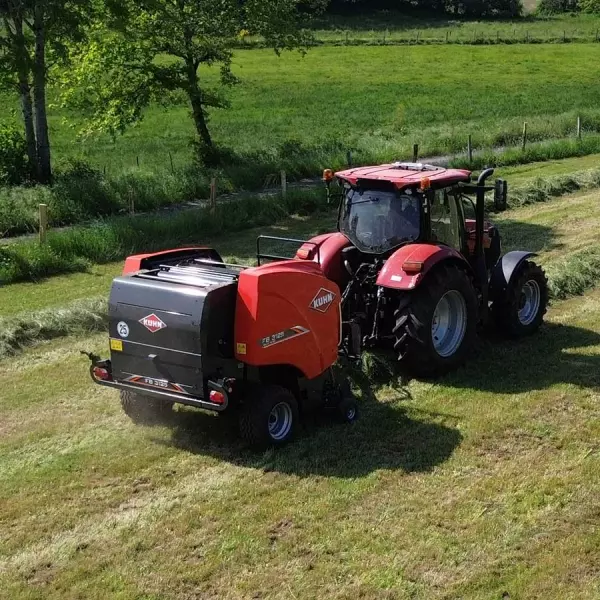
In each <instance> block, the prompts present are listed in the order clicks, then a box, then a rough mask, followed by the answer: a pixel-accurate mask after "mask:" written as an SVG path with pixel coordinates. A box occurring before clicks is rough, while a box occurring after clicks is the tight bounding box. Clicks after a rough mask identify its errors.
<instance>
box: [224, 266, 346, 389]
mask: <svg viewBox="0 0 600 600" xmlns="http://www.w3.org/2000/svg"><path fill="white" fill-rule="evenodd" d="M339 339H340V290H339V288H338V286H337V285H336V284H335V283H334V282H332V281H330V280H329V279H327V278H326V277H325V276H324V275H323V272H322V271H321V269H320V268H319V266H318V265H316V264H315V263H313V262H308V261H306V262H304V261H286V262H277V263H272V264H269V265H264V266H262V267H257V268H255V269H247V270H245V271H242V273H241V274H240V280H239V284H238V298H237V305H236V315H235V341H236V358H237V359H238V360H239V361H241V362H244V363H247V364H249V365H253V366H267V365H292V366H294V367H296V368H298V369H299V370H300V371H301V372H302V373H303V374H304V375H305V377H307V378H309V379H313V378H315V377H318V376H319V375H320V374H321V373H323V371H325V370H326V369H327V368H329V367H330V366H331V365H333V364H334V363H335V361H336V360H337V355H338V344H339Z"/></svg>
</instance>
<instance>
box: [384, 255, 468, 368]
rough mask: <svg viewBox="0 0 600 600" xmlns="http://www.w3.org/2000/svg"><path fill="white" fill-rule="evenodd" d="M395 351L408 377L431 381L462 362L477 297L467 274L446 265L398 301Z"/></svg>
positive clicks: (466, 349)
mask: <svg viewBox="0 0 600 600" xmlns="http://www.w3.org/2000/svg"><path fill="white" fill-rule="evenodd" d="M395 317H396V326H395V327H394V335H395V336H396V343H395V345H394V348H395V350H396V351H397V352H398V358H399V360H400V361H402V362H403V364H405V365H406V366H407V367H408V370H409V372H410V373H411V374H414V375H417V376H420V377H436V376H439V375H443V374H444V373H447V372H448V371H451V370H453V369H455V368H457V367H458V366H460V364H462V362H463V361H464V360H465V358H466V357H467V355H468V353H469V352H470V351H471V349H472V347H473V344H474V342H475V335H476V327H477V296H476V294H475V289H474V288H473V284H472V283H471V279H470V277H469V276H468V275H467V273H466V272H465V271H464V270H462V269H460V268H458V267H457V266H455V265H445V266H442V267H441V268H437V269H436V270H435V271H433V272H431V273H429V274H428V275H427V276H426V278H425V280H424V281H423V282H422V283H421V285H420V286H419V287H417V289H416V290H414V291H412V292H407V293H406V294H404V295H403V296H401V297H400V302H399V306H398V309H397V310H396V312H395Z"/></svg>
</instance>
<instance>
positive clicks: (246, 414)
mask: <svg viewBox="0 0 600 600" xmlns="http://www.w3.org/2000/svg"><path fill="white" fill-rule="evenodd" d="M298 421H299V413H298V402H297V401H296V397H295V396H294V394H293V393H292V392H291V391H290V390H288V389H287V388H284V387H283V386H279V385H262V386H260V387H257V388H256V390H255V391H254V393H253V394H251V395H250V397H249V398H248V400H247V401H246V402H245V403H244V406H243V408H242V411H241V414H240V433H241V434H242V437H243V438H244V439H245V440H246V441H247V442H248V443H249V444H250V445H251V446H253V447H255V448H267V447H269V446H282V445H284V444H285V443H287V442H289V441H290V440H291V439H292V438H293V436H294V433H295V432H296V427H297V425H298Z"/></svg>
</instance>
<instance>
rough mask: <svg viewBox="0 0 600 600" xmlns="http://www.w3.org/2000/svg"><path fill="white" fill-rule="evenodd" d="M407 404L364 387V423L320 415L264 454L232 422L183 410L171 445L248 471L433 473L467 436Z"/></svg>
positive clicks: (398, 397) (401, 395)
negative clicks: (414, 413) (414, 414)
mask: <svg viewBox="0 0 600 600" xmlns="http://www.w3.org/2000/svg"><path fill="white" fill-rule="evenodd" d="M404 399H406V393H405V392H404V391H403V390H399V392H398V393H397V395H395V396H394V397H392V398H390V399H388V401H387V402H379V401H378V400H377V399H376V398H375V396H374V394H373V392H372V390H371V389H370V387H369V388H364V387H363V389H362V398H361V401H360V410H361V418H360V419H359V420H358V421H356V422H355V423H353V424H352V425H347V424H338V423H336V422H335V421H334V420H332V419H331V418H330V417H328V416H325V415H324V414H322V413H315V415H314V417H313V418H309V419H307V421H308V422H306V423H305V424H304V425H303V428H302V431H301V432H300V433H299V435H298V437H297V439H296V440H295V441H294V442H293V443H292V444H290V445H288V446H286V447H285V448H281V449H278V450H275V451H267V452H262V453H258V452H253V451H251V450H250V449H248V448H247V447H246V446H245V445H244V443H243V442H241V441H240V439H239V437H238V435H237V430H236V427H235V425H234V423H233V422H231V421H228V420H227V419H225V418H214V417H211V416H208V415H205V414H202V413H200V412H195V411H188V410H184V411H180V412H178V413H176V414H175V416H174V419H173V423H172V435H171V439H170V443H171V444H172V445H174V446H175V447H177V448H181V449H183V450H186V451H188V452H193V453H197V454H202V455H210V456H213V457H215V458H218V459H219V460H227V461H229V462H231V463H234V464H237V465H241V466H244V467H251V468H258V469H262V470H264V471H274V472H280V473H287V474H290V475H297V476H300V477H304V476H311V475H319V476H323V477H344V478H351V477H352V478H353V477H362V476H365V475H368V474H369V473H372V472H373V471H376V470H378V469H391V470H402V471H404V472H406V473H415V472H427V471H430V470H431V469H433V468H434V467H436V466H437V465H439V464H441V463H443V462H444V461H446V460H448V459H449V458H450V456H451V455H452V453H453V452H454V450H455V449H456V448H457V447H458V445H459V444H460V442H461V441H462V436H461V434H460V432H459V431H458V430H457V429H455V428H454V427H452V426H449V425H447V424H444V422H443V421H447V420H448V418H447V417H444V418H440V417H439V416H434V415H429V414H428V413H420V415H419V417H421V416H422V419H421V418H416V419H415V418H409V417H408V416H407V415H406V413H405V411H404V409H403V408H401V407H399V406H398V402H399V401H401V400H404Z"/></svg>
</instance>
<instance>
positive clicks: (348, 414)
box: [346, 406, 356, 421]
mask: <svg viewBox="0 0 600 600" xmlns="http://www.w3.org/2000/svg"><path fill="white" fill-rule="evenodd" d="M354 417H356V409H355V408H354V407H353V406H350V407H349V408H347V409H346V419H348V421H354Z"/></svg>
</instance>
